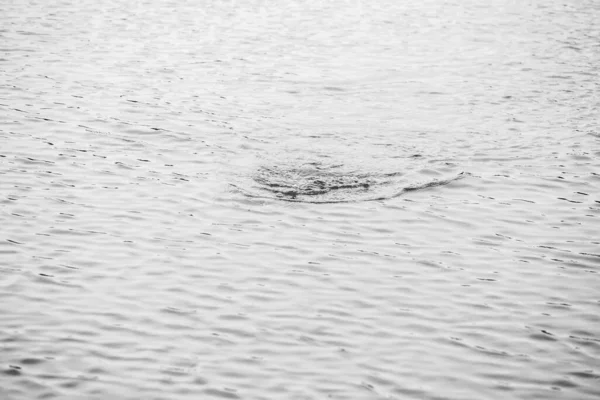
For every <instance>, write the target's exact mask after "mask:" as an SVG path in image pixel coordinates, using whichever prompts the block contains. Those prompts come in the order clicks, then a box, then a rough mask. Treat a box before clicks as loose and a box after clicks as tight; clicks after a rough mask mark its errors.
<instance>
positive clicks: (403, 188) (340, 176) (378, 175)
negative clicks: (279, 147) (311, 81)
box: [232, 162, 468, 203]
mask: <svg viewBox="0 0 600 400" xmlns="http://www.w3.org/2000/svg"><path fill="white" fill-rule="evenodd" d="M437 174H439V172H437V171H435V170H430V169H426V170H423V173H422V174H421V175H422V176H421V177H420V179H419V178H416V179H415V178H414V177H413V179H414V180H411V178H407V177H406V176H405V173H404V172H399V171H392V172H362V171H356V170H352V169H348V168H347V167H346V166H345V165H343V164H324V163H321V162H306V163H302V164H299V165H295V164H293V163H292V164H286V165H282V166H260V167H259V168H258V169H257V170H256V172H255V173H254V174H252V176H251V181H250V182H249V184H248V185H247V187H242V186H240V185H235V184H232V186H233V187H235V188H236V189H238V190H239V191H240V192H241V193H243V194H244V195H246V196H248V197H254V198H272V199H276V200H281V201H287V202H298V203H351V202H360V201H376V200H387V199H392V198H395V197H398V196H401V195H403V194H405V193H407V192H412V191H418V190H422V189H427V188H431V187H435V186H442V185H446V184H448V183H450V182H453V181H455V180H457V179H462V178H464V177H466V176H468V174H467V173H465V172H460V173H456V174H453V175H451V176H450V177H445V178H439V179H438V178H433V179H432V178H429V177H425V176H430V175H437Z"/></svg>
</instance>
